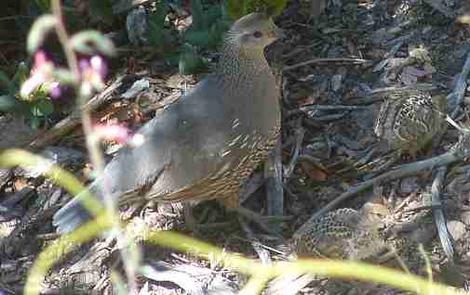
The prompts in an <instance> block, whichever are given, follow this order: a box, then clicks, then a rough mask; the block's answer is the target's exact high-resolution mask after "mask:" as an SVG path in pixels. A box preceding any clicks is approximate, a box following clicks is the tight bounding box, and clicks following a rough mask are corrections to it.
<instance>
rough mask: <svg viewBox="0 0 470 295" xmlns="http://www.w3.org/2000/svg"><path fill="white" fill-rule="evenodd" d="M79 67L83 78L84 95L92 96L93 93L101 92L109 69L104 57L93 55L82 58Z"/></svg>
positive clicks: (82, 89)
mask: <svg viewBox="0 0 470 295" xmlns="http://www.w3.org/2000/svg"><path fill="white" fill-rule="evenodd" d="M78 66H79V69H80V74H81V78H82V88H81V91H82V94H84V95H91V94H92V93H93V91H100V90H102V89H103V88H104V86H105V84H104V79H105V77H106V74H107V71H108V68H107V65H106V62H105V60H104V59H103V57H101V56H99V55H93V56H91V57H83V58H80V60H79V62H78Z"/></svg>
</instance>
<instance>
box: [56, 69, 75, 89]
mask: <svg viewBox="0 0 470 295" xmlns="http://www.w3.org/2000/svg"><path fill="white" fill-rule="evenodd" d="M53 75H54V78H55V79H57V80H58V82H59V84H60V85H73V84H74V83H75V82H76V81H75V77H74V75H73V73H72V72H71V71H69V70H67V69H65V68H55V69H54V72H53Z"/></svg>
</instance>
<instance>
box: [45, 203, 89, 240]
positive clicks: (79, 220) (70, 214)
mask: <svg viewBox="0 0 470 295" xmlns="http://www.w3.org/2000/svg"><path fill="white" fill-rule="evenodd" d="M90 219H91V215H90V213H89V212H88V211H87V210H86V209H85V208H84V207H83V205H82V204H81V203H80V201H79V200H78V199H77V198H74V199H73V200H71V201H70V202H68V203H67V204H65V206H64V207H62V208H61V209H59V210H58V211H57V212H56V213H55V214H54V217H53V218H52V224H53V225H54V226H56V227H57V232H58V233H60V234H65V233H69V232H71V231H73V230H74V229H76V228H77V227H79V226H80V225H82V224H84V223H85V222H86V221H88V220H90Z"/></svg>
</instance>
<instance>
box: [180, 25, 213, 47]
mask: <svg viewBox="0 0 470 295" xmlns="http://www.w3.org/2000/svg"><path fill="white" fill-rule="evenodd" d="M184 40H185V41H186V42H188V43H189V44H191V45H195V46H198V47H202V48H206V47H207V45H208V44H209V41H210V40H209V32H208V31H207V30H193V29H192V28H191V29H189V30H187V31H186V32H185V34H184Z"/></svg>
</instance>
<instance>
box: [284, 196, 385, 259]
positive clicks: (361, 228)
mask: <svg viewBox="0 0 470 295" xmlns="http://www.w3.org/2000/svg"><path fill="white" fill-rule="evenodd" d="M377 208H380V210H377ZM382 208H383V207H376V206H373V205H372V204H369V203H367V204H366V205H364V207H363V208H362V209H361V210H360V211H356V210H354V209H351V208H342V209H338V210H335V211H332V212H328V213H327V214H325V215H324V216H321V217H319V218H317V219H315V220H313V221H311V222H309V223H307V224H305V225H304V226H302V228H301V229H300V230H298V231H297V232H296V233H295V234H294V235H293V238H292V242H291V245H292V246H293V250H294V253H295V254H296V255H297V256H322V257H329V258H341V259H366V258H369V257H371V256H374V255H376V254H378V252H380V251H381V250H383V248H384V244H383V241H382V240H381V239H380V237H379V233H378V228H379V225H380V223H379V217H383V215H385V212H384V210H383V209H382Z"/></svg>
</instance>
